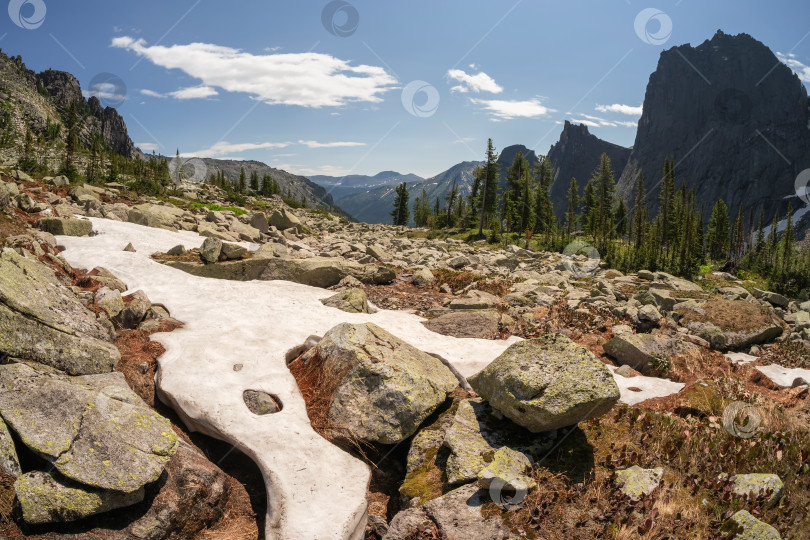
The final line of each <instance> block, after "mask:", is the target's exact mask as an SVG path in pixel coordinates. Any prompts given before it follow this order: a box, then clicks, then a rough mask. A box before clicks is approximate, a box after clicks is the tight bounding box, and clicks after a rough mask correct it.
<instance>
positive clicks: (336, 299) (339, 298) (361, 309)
mask: <svg viewBox="0 0 810 540" xmlns="http://www.w3.org/2000/svg"><path fill="white" fill-rule="evenodd" d="M321 303H322V304H323V305H325V306H329V307H333V308H337V309H339V310H341V311H345V312H346V313H371V308H370V307H369V305H368V297H367V296H366V292H365V291H364V290H363V289H358V288H351V289H346V290H345V291H342V292H339V293H337V294H336V295H334V296H330V297H329V298H325V299H323V300H321Z"/></svg>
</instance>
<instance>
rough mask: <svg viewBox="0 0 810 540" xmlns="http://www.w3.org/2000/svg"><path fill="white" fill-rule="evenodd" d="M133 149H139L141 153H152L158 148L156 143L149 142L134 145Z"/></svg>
mask: <svg viewBox="0 0 810 540" xmlns="http://www.w3.org/2000/svg"><path fill="white" fill-rule="evenodd" d="M135 147H136V148H140V149H141V151H142V152H152V151H153V150H154V151H157V149H158V148H159V146H158V145H157V143H151V142H139V143H135Z"/></svg>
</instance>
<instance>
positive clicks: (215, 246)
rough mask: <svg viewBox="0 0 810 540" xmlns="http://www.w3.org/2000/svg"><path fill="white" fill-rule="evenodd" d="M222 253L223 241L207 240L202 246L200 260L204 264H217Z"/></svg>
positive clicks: (216, 239)
mask: <svg viewBox="0 0 810 540" xmlns="http://www.w3.org/2000/svg"><path fill="white" fill-rule="evenodd" d="M220 253H222V240H220V239H218V238H206V239H205V240H204V241H203V243H202V246H200V258H201V259H202V261H203V262H204V263H215V262H217V261H218V260H219V256H220Z"/></svg>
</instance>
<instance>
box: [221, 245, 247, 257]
mask: <svg viewBox="0 0 810 540" xmlns="http://www.w3.org/2000/svg"><path fill="white" fill-rule="evenodd" d="M247 251H248V250H247V248H246V247H245V246H240V245H239V244H231V243H229V242H223V243H222V251H221V254H222V256H223V257H224V258H225V259H227V260H229V261H235V260H238V259H242V258H244V257H245V255H247Z"/></svg>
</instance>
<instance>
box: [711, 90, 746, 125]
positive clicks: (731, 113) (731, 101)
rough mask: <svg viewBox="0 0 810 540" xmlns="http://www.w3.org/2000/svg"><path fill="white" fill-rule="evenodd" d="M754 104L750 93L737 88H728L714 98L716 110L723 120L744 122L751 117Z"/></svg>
mask: <svg viewBox="0 0 810 540" xmlns="http://www.w3.org/2000/svg"><path fill="white" fill-rule="evenodd" d="M753 108H754V104H753V103H752V102H751V98H750V97H748V94H746V93H745V92H742V91H741V90H737V89H736V88H726V89H725V90H722V91H721V92H720V93H718V94H717V97H715V98H714V110H715V111H717V115H718V116H719V117H720V119H721V120H722V121H723V122H728V123H734V124H737V123H742V122H745V121H747V120H748V119H749V118H751V111H752V110H753Z"/></svg>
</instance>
